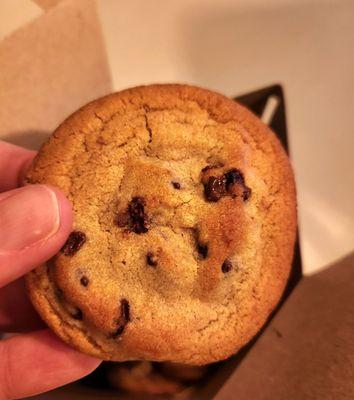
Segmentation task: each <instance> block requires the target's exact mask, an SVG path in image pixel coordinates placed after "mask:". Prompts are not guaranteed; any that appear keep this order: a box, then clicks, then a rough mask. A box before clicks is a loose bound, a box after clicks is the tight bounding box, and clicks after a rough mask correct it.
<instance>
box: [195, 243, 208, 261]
mask: <svg viewBox="0 0 354 400" xmlns="http://www.w3.org/2000/svg"><path fill="white" fill-rule="evenodd" d="M197 250H198V253H199V255H200V256H201V257H202V258H207V256H208V246H207V245H206V244H200V243H198V244H197Z"/></svg>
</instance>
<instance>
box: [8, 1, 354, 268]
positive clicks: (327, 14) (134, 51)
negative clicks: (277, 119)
mask: <svg viewBox="0 0 354 400" xmlns="http://www.w3.org/2000/svg"><path fill="white" fill-rule="evenodd" d="M57 2H58V1H57ZM39 3H46V1H45V0H43V1H40V2H39ZM51 3H53V1H51ZM97 7H98V13H99V18H100V21H101V23H102V29H103V37H104V41H105V45H106V51H107V56H108V61H109V66H110V70H111V76H112V80H113V87H114V89H115V90H119V89H122V88H126V87H129V86H134V85H140V84H145V83H151V82H185V83H190V84H195V85H200V86H204V87H207V88H210V89H214V90H216V91H220V92H222V93H224V94H226V95H228V96H236V95H240V94H243V93H246V92H249V91H253V90H256V89H259V88H262V87H265V86H268V85H271V84H274V83H281V84H282V85H283V88H284V90H285V95H286V101H287V121H288V128H289V135H290V152H291V157H292V161H293V165H294V168H295V172H296V179H297V187H298V203H299V217H300V237H301V247H302V255H303V264H304V272H305V273H307V274H308V273H312V272H315V271H317V270H319V269H321V268H323V267H325V266H326V265H328V264H329V263H330V262H332V261H334V260H335V259H337V258H339V257H341V256H343V255H345V254H346V253H349V252H350V251H351V250H353V248H354V206H353V199H354V184H353V183H354V127H353V123H352V114H353V111H354V29H353V25H354V21H353V15H354V1H346V0H333V1H330V0H329V1H325V0H320V1H318V0H317V1H315V0H268V1H262V0H237V1H231V0H218V1H217V2H216V1H212V0H179V1H178V2H174V1H162V0H154V1H148V2H146V1H142V0H129V1H116V0H98V1H97ZM20 9H21V12H19V10H20ZM41 13H43V10H42V9H41V8H40V7H39V6H38V5H37V4H35V3H34V2H33V1H31V0H2V1H1V2H0V16H1V17H0V38H3V37H5V36H6V35H8V34H9V33H11V32H12V31H13V30H15V29H16V28H17V27H18V26H21V25H23V24H24V23H26V22H28V21H31V20H32V19H34V18H36V17H38V16H39V15H41Z"/></svg>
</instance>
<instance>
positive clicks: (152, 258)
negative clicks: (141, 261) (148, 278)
mask: <svg viewBox="0 0 354 400" xmlns="http://www.w3.org/2000/svg"><path fill="white" fill-rule="evenodd" d="M157 261H158V258H157V256H156V255H155V254H154V253H152V252H151V251H149V252H148V253H147V254H146V263H147V265H150V267H156V266H157Z"/></svg>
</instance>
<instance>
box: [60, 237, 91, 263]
mask: <svg viewBox="0 0 354 400" xmlns="http://www.w3.org/2000/svg"><path fill="white" fill-rule="evenodd" d="M85 242H86V235H85V234H84V233H83V232H79V231H73V232H71V233H70V235H69V237H68V240H67V241H66V243H65V244H64V246H63V247H62V248H61V251H62V253H64V254H65V255H66V256H69V257H71V256H73V255H74V254H75V253H76V252H77V251H79V250H80V248H81V247H82V245H83V244H84V243H85Z"/></svg>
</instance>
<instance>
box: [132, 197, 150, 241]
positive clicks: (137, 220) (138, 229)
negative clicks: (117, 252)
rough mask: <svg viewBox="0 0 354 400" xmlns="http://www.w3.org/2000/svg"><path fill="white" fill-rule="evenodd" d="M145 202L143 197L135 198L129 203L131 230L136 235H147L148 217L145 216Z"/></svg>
mask: <svg viewBox="0 0 354 400" xmlns="http://www.w3.org/2000/svg"><path fill="white" fill-rule="evenodd" d="M144 208H145V201H144V199H142V198H141V197H133V199H132V201H131V202H130V203H129V206H128V212H129V215H130V229H131V230H132V231H133V232H135V233H138V234H140V233H146V232H147V231H148V228H147V226H146V225H147V216H146V214H145V209H144Z"/></svg>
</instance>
